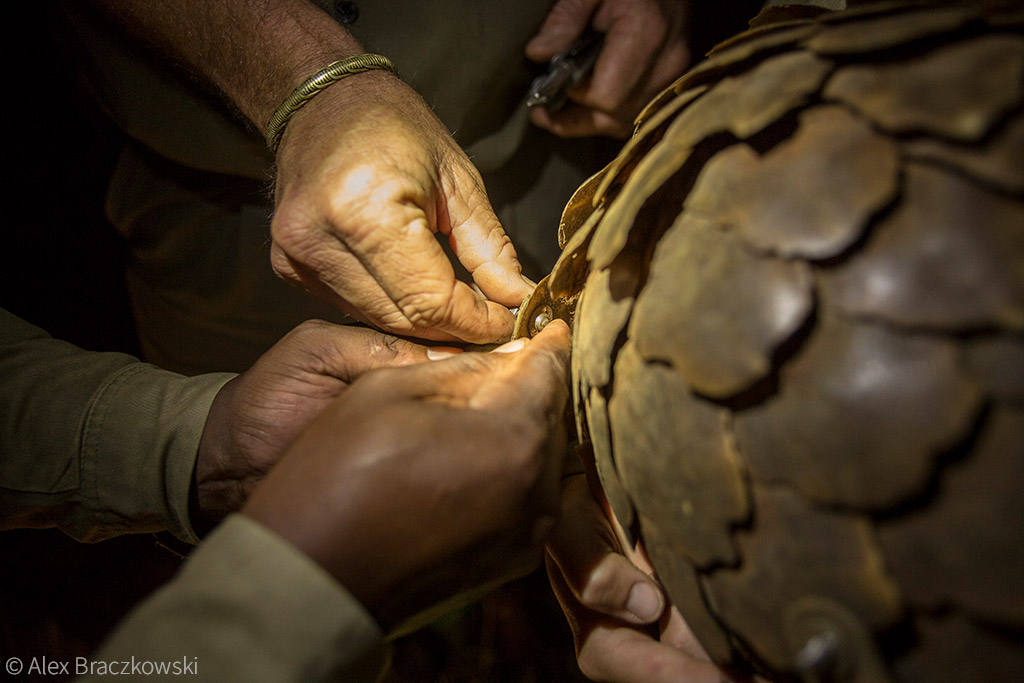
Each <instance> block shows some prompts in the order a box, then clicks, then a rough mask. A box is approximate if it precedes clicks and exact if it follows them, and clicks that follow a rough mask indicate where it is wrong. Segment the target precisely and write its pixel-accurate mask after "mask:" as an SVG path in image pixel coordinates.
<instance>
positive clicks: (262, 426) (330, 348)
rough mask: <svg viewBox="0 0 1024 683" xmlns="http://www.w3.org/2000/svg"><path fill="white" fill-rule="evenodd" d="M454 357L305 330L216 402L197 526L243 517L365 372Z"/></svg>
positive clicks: (358, 332) (367, 337)
mask: <svg viewBox="0 0 1024 683" xmlns="http://www.w3.org/2000/svg"><path fill="white" fill-rule="evenodd" d="M453 352H454V349H447V348H435V349H430V350H429V351H428V349H427V347H425V346H420V345H418V344H413V343H411V342H408V341H404V340H401V339H396V338H394V337H391V336H388V335H385V334H382V333H380V332H375V331H373V330H368V329H364V328H357V327H352V326H345V325H332V324H330V323H326V322H323V321H319V320H311V321H307V322H305V323H303V324H301V325H299V326H298V327H296V328H295V329H294V330H292V331H291V332H289V333H288V334H287V335H285V336H284V337H283V338H282V339H281V341H279V342H278V343H277V344H275V345H274V346H273V347H272V348H271V349H270V350H269V351H267V352H266V353H265V354H263V355H262V356H261V357H260V358H259V360H257V361H256V363H254V364H253V366H252V367H251V368H249V369H248V370H246V371H245V372H244V373H242V374H241V375H239V376H238V377H236V378H234V379H233V380H231V381H230V382H228V383H227V384H226V385H224V387H223V388H222V389H221V390H220V392H219V393H218V394H217V397H216V398H215V399H214V401H213V405H212V407H211V408H210V413H209V416H208V417H207V419H206V426H205V428H204V430H203V436H202V439H201V440H200V444H199V454H198V457H197V459H196V467H195V473H194V482H195V483H194V490H195V493H196V503H197V509H196V510H195V511H194V516H195V517H196V518H197V519H196V521H205V522H217V521H219V520H221V519H222V518H224V517H225V516H227V515H228V514H229V513H231V512H234V511H236V510H238V509H240V508H241V507H242V505H243V504H244V503H245V501H246V500H247V499H248V498H249V494H250V493H252V490H253V488H254V487H255V486H256V484H257V483H259V481H260V480H261V479H262V478H263V476H264V475H265V474H266V473H267V472H268V471H269V470H270V468H271V467H272V466H273V465H274V463H276V462H277V460H278V459H279V458H280V457H281V455H282V454H283V453H284V452H285V450H286V449H287V447H288V445H289V444H290V443H291V442H292V440H293V439H294V438H295V437H296V435H297V434H298V433H299V432H300V431H301V430H302V429H303V428H304V427H305V426H306V425H308V424H309V423H310V422H311V421H312V419H313V417H314V416H315V415H317V414H318V413H319V412H320V411H321V410H323V409H324V408H325V407H326V406H327V405H328V404H329V403H330V402H331V401H332V400H333V399H334V398H336V397H337V396H338V395H339V394H340V393H341V392H342V391H343V390H344V389H345V387H347V386H348V385H349V384H350V383H351V382H352V381H353V380H355V379H356V378H357V377H359V376H360V375H362V374H363V373H364V372H367V371H369V370H372V369H374V368H381V367H387V366H392V365H407V364H410V363H418V362H421V361H425V360H427V359H428V358H429V357H434V358H437V357H438V356H439V355H440V356H448V355H451V354H452V353H453ZM428 353H429V356H428Z"/></svg>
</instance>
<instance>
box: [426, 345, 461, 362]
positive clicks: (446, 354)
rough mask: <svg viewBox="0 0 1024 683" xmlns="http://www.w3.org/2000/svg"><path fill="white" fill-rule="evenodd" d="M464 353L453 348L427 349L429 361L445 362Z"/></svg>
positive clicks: (431, 347) (435, 347)
mask: <svg viewBox="0 0 1024 683" xmlns="http://www.w3.org/2000/svg"><path fill="white" fill-rule="evenodd" d="M460 353H462V349H456V348H454V347H451V346H428V347H427V359H428V360H444V359H445V358H451V357H452V356H457V355H459V354H460Z"/></svg>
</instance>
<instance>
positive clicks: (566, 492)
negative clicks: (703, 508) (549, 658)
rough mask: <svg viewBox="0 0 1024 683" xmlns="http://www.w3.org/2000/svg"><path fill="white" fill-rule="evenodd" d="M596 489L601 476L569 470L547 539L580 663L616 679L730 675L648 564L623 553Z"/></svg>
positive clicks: (688, 682) (686, 682) (693, 682)
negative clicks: (715, 661)
mask: <svg viewBox="0 0 1024 683" xmlns="http://www.w3.org/2000/svg"><path fill="white" fill-rule="evenodd" d="M591 474H593V473H592V472H591ZM591 480H592V481H594V480H595V479H594V477H593V476H591ZM595 495H596V496H598V497H600V498H601V499H602V501H603V495H602V494H601V493H600V485H599V484H597V483H596V481H595V483H594V485H593V486H591V485H588V482H587V477H586V476H585V475H583V474H580V475H574V476H572V477H569V478H567V479H566V480H565V481H564V483H563V488H562V502H561V515H560V517H559V523H558V526H557V527H556V528H555V531H554V532H552V534H551V536H550V537H549V539H548V543H547V558H546V562H547V567H548V577H549V578H550V580H551V585H552V588H553V589H554V591H555V595H556V596H557V597H558V601H559V603H560V604H561V606H562V611H563V612H564V613H565V616H566V618H567V619H568V621H569V626H570V628H571V629H572V632H573V639H574V640H575V644H576V658H577V662H578V664H579V667H580V670H581V671H582V672H583V674H584V675H586V676H587V678H590V679H591V680H594V681H608V682H613V683H699V682H702V681H708V682H714V683H721V682H723V681H728V680H729V678H728V677H727V676H726V675H725V674H724V673H723V672H722V671H721V670H720V669H719V668H718V667H717V666H715V665H714V664H713V663H712V662H711V661H710V658H709V657H708V655H707V654H706V653H705V652H704V649H703V648H702V647H701V646H700V643H698V642H697V639H696V638H695V637H694V635H693V633H692V632H691V631H690V629H689V627H688V626H687V625H686V622H685V621H684V620H683V618H682V616H681V615H680V614H679V611H678V610H676V609H675V608H674V607H672V606H666V601H665V598H664V596H663V593H662V591H661V589H660V588H659V586H658V584H657V582H656V581H655V580H654V579H653V578H652V577H651V576H650V575H648V573H646V571H650V572H652V571H653V570H652V569H651V568H650V566H649V565H647V564H645V561H644V559H643V558H642V557H639V556H633V557H632V561H631V559H627V557H626V556H625V555H624V550H623V546H622V544H621V543H620V541H619V537H618V536H617V534H616V531H615V529H614V528H613V526H612V524H611V522H609V517H608V516H607V515H606V512H605V511H604V510H602V507H601V505H600V504H599V503H598V502H597V500H596V499H595ZM609 514H610V510H609ZM631 555H633V554H632V553H631ZM635 563H636V564H635ZM637 564H639V565H640V566H637ZM641 567H643V568H644V569H646V571H644V570H643V569H641ZM655 622H657V626H654V625H653V624H655ZM652 629H653V630H655V631H657V632H658V636H657V637H655V636H653V635H651V633H652Z"/></svg>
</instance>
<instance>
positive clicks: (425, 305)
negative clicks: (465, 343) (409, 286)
mask: <svg viewBox="0 0 1024 683" xmlns="http://www.w3.org/2000/svg"><path fill="white" fill-rule="evenodd" d="M395 303H396V305H397V306H398V309H399V311H401V313H402V316H403V317H404V318H405V320H407V321H408V322H409V324H410V325H412V327H425V328H432V327H439V326H441V325H443V324H445V323H447V322H449V321H450V320H451V317H452V310H451V307H452V303H453V301H452V296H451V293H450V292H445V291H440V290H436V289H434V290H428V291H419V292H415V293H413V294H408V295H406V296H403V297H400V298H399V299H398V301H396V302H395Z"/></svg>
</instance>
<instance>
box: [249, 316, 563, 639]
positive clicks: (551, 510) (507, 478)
mask: <svg viewBox="0 0 1024 683" xmlns="http://www.w3.org/2000/svg"><path fill="white" fill-rule="evenodd" d="M517 349H518V350H517ZM501 350H502V351H505V352H504V353H499V352H491V353H463V354H460V355H458V356H456V357H453V358H449V359H447V360H442V361H438V362H436V363H424V364H419V365H413V366H409V367H404V368H394V369H387V370H380V371H377V372H373V373H368V374H366V375H364V376H362V377H361V378H360V379H358V380H357V381H356V382H355V383H354V384H353V385H352V386H350V387H349V388H348V389H346V390H345V392H344V393H343V394H342V395H341V397H340V398H338V399H337V400H336V401H334V402H333V403H331V405H329V406H328V407H327V408H326V409H325V410H324V411H323V412H322V413H321V414H320V415H319V416H318V417H317V418H316V419H315V420H314V421H313V423H312V424H311V425H310V426H309V427H308V428H307V429H306V430H305V431H304V432H303V433H302V434H301V435H300V436H299V437H298V438H297V439H296V441H295V442H294V444H292V446H291V448H290V449H289V450H288V452H287V453H286V454H285V456H284V457H283V458H282V459H281V461H280V463H279V464H278V465H277V466H276V467H275V468H274V469H273V470H272V471H271V472H270V474H269V475H267V477H266V479H264V481H263V483H262V484H261V485H260V486H259V487H258V488H257V489H256V491H255V493H254V494H253V496H252V498H251V499H250V500H249V503H248V504H247V505H246V507H245V508H244V509H243V514H245V515H248V516H249V517H251V518H252V519H254V520H256V521H257V522H259V523H261V524H263V525H264V526H266V527H267V528H269V529H270V530H272V531H274V532H276V533H277V534H278V535H280V536H281V537H283V538H284V539H286V540H288V541H289V542H291V543H292V544H293V545H295V546H296V547H297V548H298V549H299V550H300V551H302V552H303V553H305V554H306V555H308V556H309V557H310V558H312V559H313V560H314V561H315V562H317V563H318V564H320V565H321V566H322V567H323V568H324V569H325V570H327V572H329V573H330V574H331V575H332V576H334V577H335V578H336V579H337V580H338V581H339V582H340V583H341V584H342V585H344V586H345V587H346V588H347V589H348V591H349V592H350V593H352V595H354V596H355V597H356V599H358V600H359V601H360V602H361V603H362V604H363V605H364V606H365V607H366V608H367V610H368V611H369V612H370V614H372V615H373V616H374V618H375V619H376V620H377V622H378V623H379V624H380V625H381V626H382V628H384V629H385V630H391V629H393V628H395V627H396V626H398V625H400V624H403V623H405V622H406V621H407V620H408V619H409V618H410V617H412V616H414V615H416V614H418V613H420V612H421V611H422V610H425V609H427V608H430V607H433V606H435V605H437V604H438V603H443V602H445V601H447V600H449V599H451V598H454V597H456V596H458V595H460V594H464V593H466V592H467V591H474V590H477V589H479V588H481V587H485V586H490V585H494V584H495V583H496V582H499V581H502V580H507V579H509V578H512V577H514V576H516V575H518V574H521V573H523V572H525V571H527V570H529V569H530V568H532V567H533V566H535V565H536V564H537V563H539V562H540V559H541V557H542V555H543V541H544V538H545V537H546V535H547V533H548V532H550V530H551V529H552V528H553V526H554V523H555V519H556V515H557V512H558V500H559V481H560V472H561V462H562V459H563V455H564V450H565V440H566V435H565V427H564V422H563V419H562V415H563V409H564V405H565V401H566V397H567V394H568V382H567V364H568V357H569V330H568V327H567V326H566V325H565V324H564V323H562V322H561V321H555V322H553V323H551V324H550V325H548V326H547V328H545V329H544V331H543V332H542V333H540V334H539V335H537V336H536V337H534V338H533V339H531V340H529V341H527V340H517V341H515V342H510V345H506V347H505V348H503V349H501Z"/></svg>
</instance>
